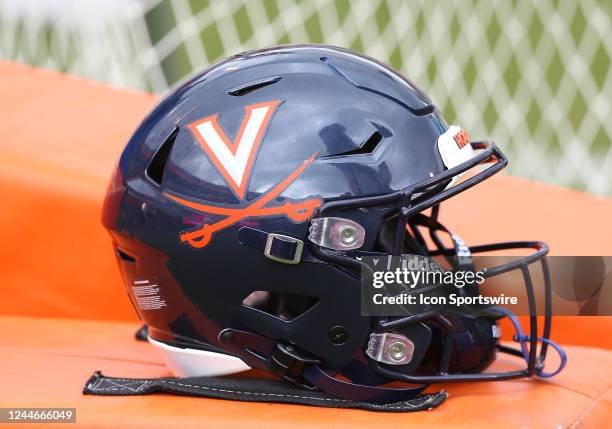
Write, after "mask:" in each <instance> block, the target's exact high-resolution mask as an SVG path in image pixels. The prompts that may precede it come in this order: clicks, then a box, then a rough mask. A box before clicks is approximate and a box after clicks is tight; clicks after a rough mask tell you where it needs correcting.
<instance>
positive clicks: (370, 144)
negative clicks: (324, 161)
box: [325, 131, 383, 158]
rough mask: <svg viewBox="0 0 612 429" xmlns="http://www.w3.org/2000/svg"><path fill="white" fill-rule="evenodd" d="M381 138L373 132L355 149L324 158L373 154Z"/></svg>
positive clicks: (379, 134)
mask: <svg viewBox="0 0 612 429" xmlns="http://www.w3.org/2000/svg"><path fill="white" fill-rule="evenodd" d="M382 140H383V136H382V134H381V133H379V132H378V131H374V133H373V134H372V135H371V136H370V137H369V138H368V139H367V140H366V141H365V142H364V143H363V144H362V145H361V146H360V147H358V148H357V149H353V150H349V151H346V152H341V153H336V154H333V155H329V156H326V157H325V158H335V157H337V156H347V155H368V154H371V153H372V152H374V150H375V149H376V148H377V147H378V145H379V144H380V142H382Z"/></svg>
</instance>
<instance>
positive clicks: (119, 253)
mask: <svg viewBox="0 0 612 429" xmlns="http://www.w3.org/2000/svg"><path fill="white" fill-rule="evenodd" d="M117 256H119V259H121V260H122V261H125V262H132V263H133V262H136V258H134V257H133V256H130V255H128V254H127V253H125V252H124V251H123V250H121V249H119V248H117Z"/></svg>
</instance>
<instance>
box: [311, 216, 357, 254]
mask: <svg viewBox="0 0 612 429" xmlns="http://www.w3.org/2000/svg"><path fill="white" fill-rule="evenodd" d="M309 231H310V234H309V235H308V239H309V240H310V241H311V242H313V243H315V244H318V245H319V246H323V247H327V248H328V249H334V250H355V249H359V248H360V247H361V246H363V243H364V241H365V228H364V227H363V226H361V225H359V224H358V223H357V222H354V221H352V220H350V219H344V218H341V217H323V218H316V219H313V220H312V221H310V229H309Z"/></svg>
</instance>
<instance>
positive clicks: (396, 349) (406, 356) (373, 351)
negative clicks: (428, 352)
mask: <svg viewBox="0 0 612 429" xmlns="http://www.w3.org/2000/svg"><path fill="white" fill-rule="evenodd" d="M366 354H367V355H368V356H369V357H370V358H371V359H374V360H375V361H378V362H382V363H386V364H389V365H405V364H407V363H409V362H410V361H411V360H412V356H413V355H414V343H413V342H412V341H410V340H409V339H408V338H406V337H404V336H403V335H400V334H395V333H387V332H385V333H382V334H371V335H370V341H369V342H368V349H367V350H366Z"/></svg>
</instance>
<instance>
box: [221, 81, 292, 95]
mask: <svg viewBox="0 0 612 429" xmlns="http://www.w3.org/2000/svg"><path fill="white" fill-rule="evenodd" d="M279 80H281V77H280V76H275V77H269V78H266V79H261V80H257V81H255V82H249V83H247V84H246V85H240V86H238V87H236V88H233V89H230V90H229V91H227V93H228V94H229V95H233V96H234V97H242V96H243V95H246V94H248V93H250V92H253V91H257V90H258V89H261V88H265V87H266V86H268V85H272V84H274V83H276V82H278V81H279Z"/></svg>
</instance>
